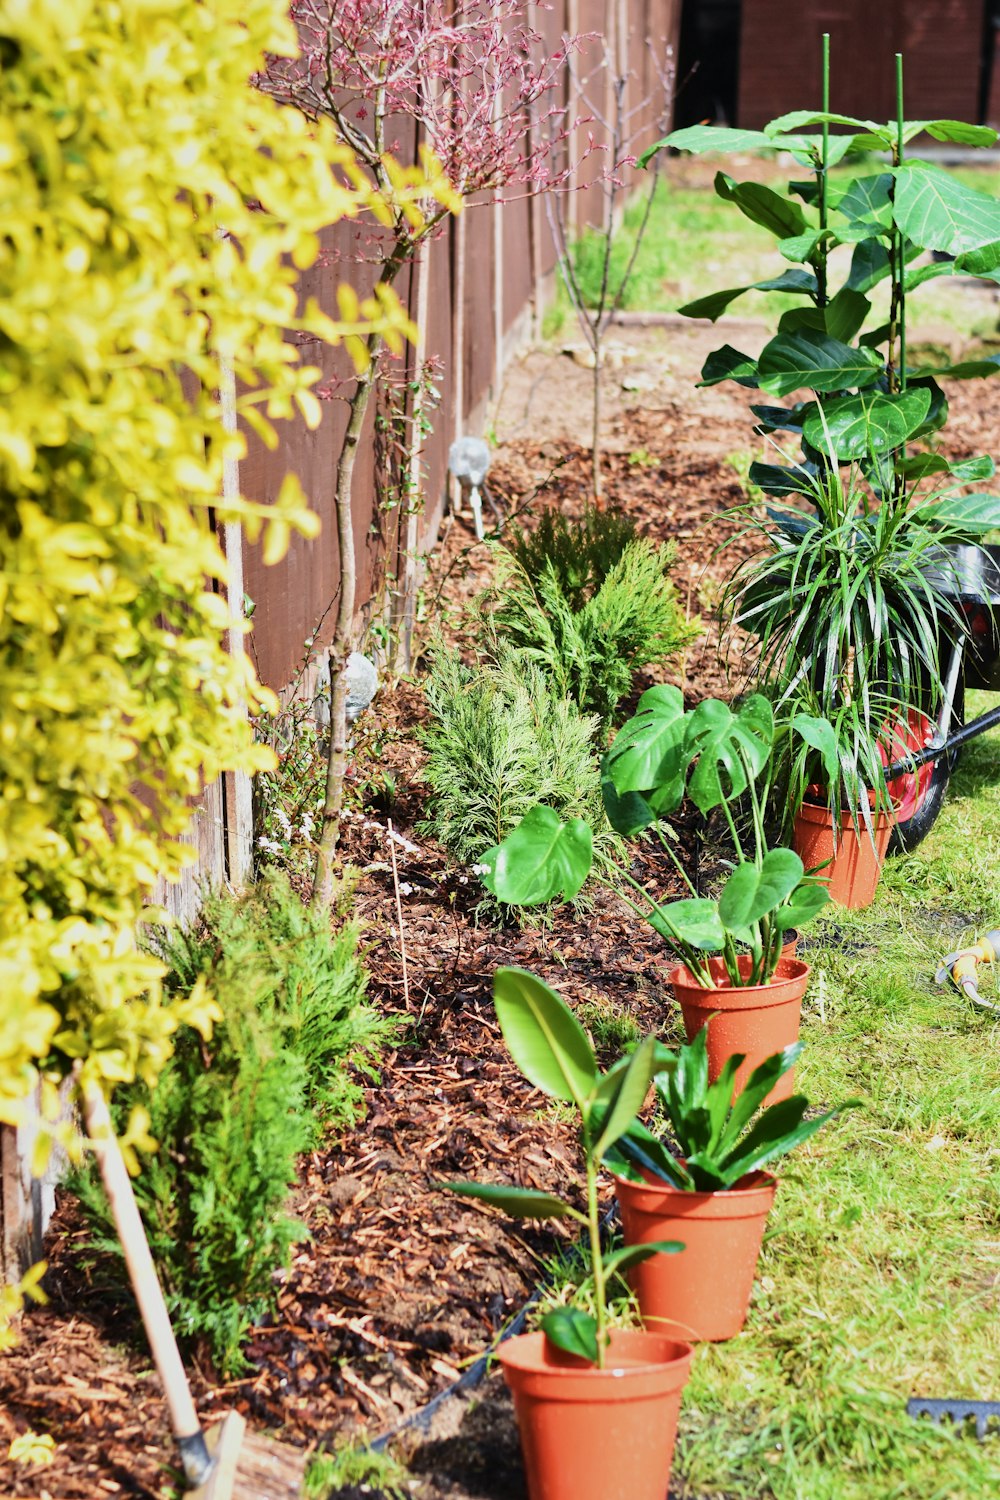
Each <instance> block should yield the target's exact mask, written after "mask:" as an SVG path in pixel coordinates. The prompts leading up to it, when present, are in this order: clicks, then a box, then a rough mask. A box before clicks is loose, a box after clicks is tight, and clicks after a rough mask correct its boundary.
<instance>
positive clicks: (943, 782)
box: [889, 755, 951, 854]
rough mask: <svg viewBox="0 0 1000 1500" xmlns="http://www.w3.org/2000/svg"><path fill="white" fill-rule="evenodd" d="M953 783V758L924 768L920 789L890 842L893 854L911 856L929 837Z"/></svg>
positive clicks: (894, 830)
mask: <svg viewBox="0 0 1000 1500" xmlns="http://www.w3.org/2000/svg"><path fill="white" fill-rule="evenodd" d="M950 779H951V766H950V764H949V757H948V756H947V755H942V756H941V758H940V760H936V761H934V762H933V763H932V764H931V765H929V766H924V767H923V769H922V771H921V773H920V781H919V786H918V788H917V790H916V793H915V795H914V797H913V799H912V801H910V802H909V803H908V805H907V807H906V808H905V809H903V810H902V811H901V814H900V816H899V818H898V819H897V821H896V826H895V827H894V828H893V830H892V835H891V837H890V839H889V853H890V854H907V853H909V851H910V850H911V849H915V848H916V847H917V845H918V844H919V843H920V842H921V841H922V840H923V839H925V838H926V837H927V835H928V834H929V833H930V831H931V829H932V828H933V827H934V824H935V823H936V822H937V819H938V814H939V813H940V811H941V808H942V806H943V805H944V796H945V792H946V791H947V790H948V782H949V781H950Z"/></svg>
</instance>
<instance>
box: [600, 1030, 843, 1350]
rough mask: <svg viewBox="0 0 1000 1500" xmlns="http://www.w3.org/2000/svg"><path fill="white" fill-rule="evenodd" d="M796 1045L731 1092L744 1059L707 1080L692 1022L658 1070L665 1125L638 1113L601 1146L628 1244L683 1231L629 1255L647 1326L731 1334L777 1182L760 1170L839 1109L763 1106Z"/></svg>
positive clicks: (800, 1100) (697, 1335) (740, 1319)
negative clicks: (639, 1257) (652, 1250)
mask: <svg viewBox="0 0 1000 1500" xmlns="http://www.w3.org/2000/svg"><path fill="white" fill-rule="evenodd" d="M799 1051H800V1047H799V1046H798V1045H797V1046H795V1047H789V1048H786V1049H785V1051H783V1052H779V1053H776V1054H775V1055H774V1056H772V1057H768V1058H767V1059H765V1061H764V1062H763V1063H761V1064H760V1066H759V1067H757V1068H755V1069H754V1071H753V1072H752V1073H751V1074H750V1077H749V1078H748V1079H747V1082H746V1083H745V1084H744V1085H743V1087H742V1088H737V1089H736V1091H735V1092H734V1090H733V1083H734V1079H735V1077H736V1074H737V1072H738V1071H739V1068H740V1065H741V1062H742V1059H741V1058H740V1057H739V1056H736V1057H731V1058H730V1059H729V1061H728V1062H727V1063H726V1066H725V1067H724V1069H723V1070H722V1072H721V1074H720V1075H719V1077H718V1078H717V1079H716V1080H715V1081H714V1082H710V1080H709V1067H708V1053H707V1050H706V1045H705V1033H704V1032H703V1031H701V1032H699V1033H698V1035H697V1036H696V1037H695V1039H694V1041H693V1042H691V1043H689V1044H688V1045H687V1046H686V1047H681V1048H679V1049H678V1050H677V1052H676V1053H674V1054H672V1055H671V1056H670V1057H669V1059H662V1062H661V1066H660V1070H659V1071H658V1072H657V1075H656V1078H655V1085H656V1091H657V1096H658V1102H659V1112H658V1113H659V1116H660V1117H661V1118H662V1120H663V1121H664V1122H665V1131H664V1135H656V1134H653V1133H652V1132H650V1131H649V1130H647V1129H646V1128H645V1126H643V1125H642V1124H641V1123H639V1122H638V1121H635V1122H634V1123H633V1124H632V1125H631V1126H630V1127H629V1129H628V1130H627V1131H626V1132H625V1134H624V1135H623V1136H621V1137H620V1138H619V1139H618V1141H617V1142H616V1144H615V1145H614V1146H613V1147H611V1148H610V1150H609V1151H608V1152H607V1153H606V1154H605V1162H606V1164H607V1165H608V1166H610V1167H611V1168H612V1170H613V1171H614V1173H615V1190H616V1193H617V1195H618V1204H619V1208H620V1210H621V1219H622V1231H623V1234H624V1238H625V1243H626V1245H636V1246H638V1245H644V1244H655V1243H658V1242H659V1241H661V1240H663V1239H666V1238H671V1239H673V1238H676V1239H679V1240H682V1241H683V1242H684V1249H683V1250H682V1251H681V1252H679V1253H678V1254H677V1255H674V1256H670V1257H669V1258H668V1257H667V1256H662V1255H653V1256H652V1257H650V1258H649V1259H648V1260H643V1261H640V1262H633V1263H632V1265H631V1269H630V1270H629V1272H628V1276H629V1280H630V1281H631V1282H632V1284H633V1287H634V1289H635V1291H636V1293H637V1295H638V1298H639V1307H640V1310H641V1312H642V1318H643V1322H644V1324H645V1325H646V1327H647V1328H653V1329H656V1330H657V1331H659V1332H663V1333H671V1334H673V1335H675V1336H677V1337H681V1338H687V1339H710V1340H721V1339H729V1338H733V1337H734V1336H735V1335H736V1334H737V1333H739V1331H740V1330H741V1328H742V1327H743V1325H744V1323H745V1322H746V1317H747V1311H748V1308H749V1306H750V1296H751V1291H752V1288H753V1280H754V1274H755V1271H756V1266H757V1259H758V1256H759V1254H760V1247H761V1242H762V1239H763V1235H764V1227H765V1224H766V1222H767V1216H768V1214H769V1213H770V1210H771V1205H772V1203H773V1201H774V1194H775V1189H776V1187H777V1181H776V1179H775V1178H774V1177H773V1176H772V1175H771V1174H770V1173H769V1172H765V1171H764V1170H763V1169H764V1168H765V1167H766V1166H769V1165H771V1164H773V1163H774V1162H776V1161H778V1160H779V1159H780V1158H781V1157H784V1156H787V1154H788V1153H789V1152H790V1151H792V1150H794V1149H795V1147H797V1146H800V1145H801V1144H802V1143H803V1142H804V1141H807V1140H809V1139H810V1137H811V1136H813V1135H815V1134H816V1132H817V1131H818V1130H819V1129H820V1128H821V1127H822V1126H823V1125H825V1124H826V1122H827V1121H828V1120H831V1119H833V1118H834V1116H835V1115H836V1114H838V1113H839V1110H837V1109H833V1110H828V1111H827V1112H826V1113H825V1114H821V1115H816V1116H814V1117H813V1118H811V1119H806V1111H807V1109H808V1101H807V1100H806V1099H805V1098H804V1097H803V1096H802V1095H801V1094H797V1095H795V1096H794V1097H792V1098H789V1099H785V1100H784V1101H783V1102H782V1103H780V1104H772V1105H767V1103H766V1100H767V1097H768V1095H769V1094H771V1092H772V1091H773V1089H774V1086H775V1084H776V1083H777V1081H778V1080H779V1079H780V1078H781V1077H782V1076H783V1075H785V1074H786V1073H788V1072H789V1071H790V1070H791V1068H792V1066H793V1065H794V1063H795V1060H796V1058H797V1056H798V1055H799ZM850 1102H851V1104H854V1103H856V1102H857V1101H853V1100H852V1101H850ZM847 1107H849V1106H848V1105H841V1106H840V1109H844V1108H847ZM668 1142H669V1145H668Z"/></svg>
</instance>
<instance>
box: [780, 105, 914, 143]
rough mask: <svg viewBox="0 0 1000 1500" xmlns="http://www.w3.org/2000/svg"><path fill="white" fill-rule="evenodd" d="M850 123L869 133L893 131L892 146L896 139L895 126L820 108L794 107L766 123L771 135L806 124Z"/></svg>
mask: <svg viewBox="0 0 1000 1500" xmlns="http://www.w3.org/2000/svg"><path fill="white" fill-rule="evenodd" d="M823 124H826V125H849V126H851V128H852V129H854V130H862V131H865V132H866V133H867V134H871V135H879V134H881V133H882V132H883V131H884V132H886V134H887V135H888V133H889V132H890V131H892V132H893V134H892V136H890V138H889V144H890V148H891V146H892V140H893V139H894V134H895V128H896V127H895V126H889V125H879V124H878V123H877V122H876V121H875V120H856V119H855V118H854V116H853V115H832V114H830V113H829V112H827V113H824V112H823V111H822V110H818V109H793V110H791V111H789V113H788V114H784V115H778V117H777V119H774V120H770V121H768V123H767V125H765V127H764V130H765V133H766V134H767V135H769V136H771V137H774V136H776V135H787V134H788V133H789V132H791V131H798V130H801V129H802V127H803V126H804V125H823Z"/></svg>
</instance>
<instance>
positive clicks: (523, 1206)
mask: <svg viewBox="0 0 1000 1500" xmlns="http://www.w3.org/2000/svg"><path fill="white" fill-rule="evenodd" d="M436 1186H437V1187H439V1188H444V1189H445V1191H446V1192H449V1193H457V1194H458V1196H459V1197H460V1198H476V1199H478V1201H479V1202H480V1203H488V1204H489V1206H490V1207H491V1208H499V1209H500V1210H501V1211H502V1212H503V1213H505V1214H510V1216H511V1218H512V1219H581V1218H583V1215H582V1214H580V1213H579V1212H578V1211H577V1209H575V1208H574V1207H573V1206H572V1204H570V1203H564V1202H563V1200H562V1199H561V1198H556V1197H554V1196H553V1194H552V1193H542V1192H539V1191H537V1190H536V1189H535V1188H518V1187H504V1186H502V1185H501V1184H499V1183H492V1182H439V1183H437V1184H436Z"/></svg>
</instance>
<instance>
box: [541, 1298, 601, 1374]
mask: <svg viewBox="0 0 1000 1500" xmlns="http://www.w3.org/2000/svg"><path fill="white" fill-rule="evenodd" d="M538 1326H539V1328H540V1329H541V1330H542V1332H543V1333H544V1334H545V1337H546V1338H547V1339H548V1341H549V1343H550V1344H554V1345H555V1346H556V1348H557V1349H564V1350H565V1351H566V1353H567V1354H576V1355H578V1356H579V1357H580V1359H585V1360H588V1361H589V1362H590V1364H592V1365H596V1364H597V1361H598V1359H599V1357H600V1356H599V1352H598V1348H597V1321H596V1319H594V1318H592V1317H591V1316H590V1314H589V1313H585V1312H583V1311H582V1309H580V1308H578V1307H556V1308H553V1310H552V1312H550V1313H546V1315H545V1317H544V1318H542V1319H541V1321H540V1322H539V1324H538Z"/></svg>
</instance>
